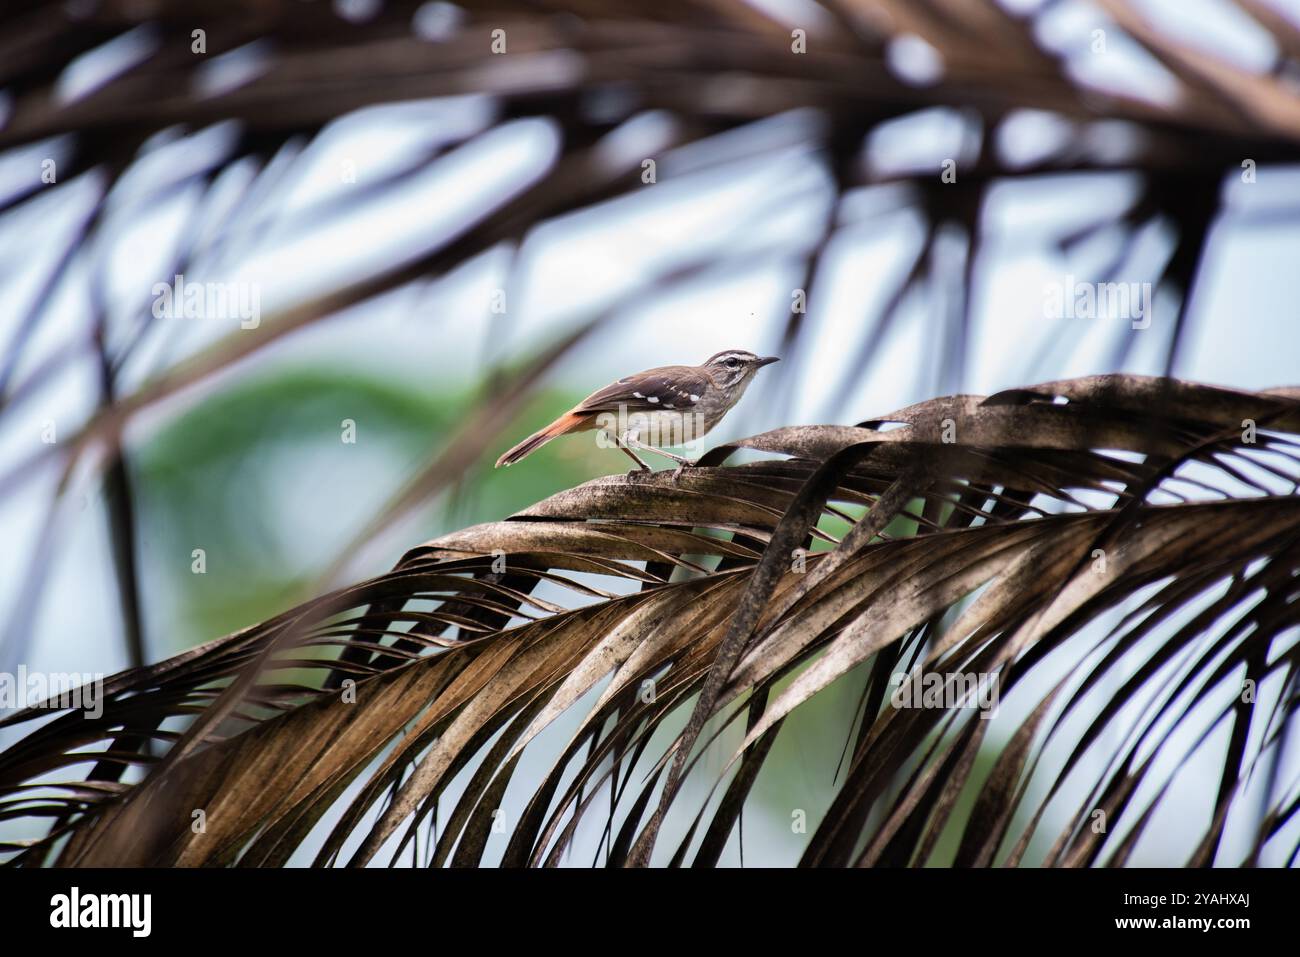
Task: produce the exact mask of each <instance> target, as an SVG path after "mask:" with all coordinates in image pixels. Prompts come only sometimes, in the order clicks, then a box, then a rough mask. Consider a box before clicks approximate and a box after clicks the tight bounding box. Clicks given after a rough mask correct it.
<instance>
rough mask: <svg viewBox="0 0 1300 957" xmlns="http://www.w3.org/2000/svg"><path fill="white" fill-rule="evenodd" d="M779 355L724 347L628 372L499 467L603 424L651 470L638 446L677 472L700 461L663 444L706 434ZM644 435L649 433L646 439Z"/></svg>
mask: <svg viewBox="0 0 1300 957" xmlns="http://www.w3.org/2000/svg"><path fill="white" fill-rule="evenodd" d="M777 361H779V357H778V356H758V355H755V354H754V353H752V352H746V351H745V350H744V349H724V350H723V351H722V352H718V353H715V354H713V355H711V356H709V358H708V359H706V360H705V361H704V363H703V364H702V365H698V366H659V367H657V368H654V369H646V370H645V371H644V372H638V373H636V374H635V375H629V376H624V377H623V378H622V379H619V380H617V381H615V382H611V383H610V384H609V385H607V386H605V387H604V388H603V389H597V390H596V391H595V392H593V393H592V394H591V395H589V396H587V398H585V399H583V400H582V401H581V402H579V403H578V404H577V405H575V406H574V407H573V408H572V409H570V410H569V411H568V412H566V413H564V414H563V415H562V416H560V417H559V418H558V419H556V420H555V421H554V422H552V423H551V424H550V425H548V426H547V427H546V428H544V429H541V430H540V431H538V432H534V433H533V434H532V435H530V436H528V438H526V439H524V440H523V441H522V442H520V443H519V444H518V445H516V446H515V447H514V448H512V449H510V450H509V451H508V452H506V453H505V454H504V455H502V456H501V458H499V459H497V464H496V467H497V468H500V467H501V466H503V465H513V464H514V463H516V462H518V461H520V460H521V459H523V458H526V457H527V456H529V455H531V454H532V453H533V452H536V451H537V450H538V449H540V448H541V447H542V446H543V445H545V444H546V443H547V442H549V441H551V439H553V438H556V437H557V436H561V435H569V434H571V433H574V432H589V431H592V430H593V429H599V430H601V431H602V432H603V433H604V434H605V437H607V438H612V439H614V440H615V441H616V442H617V445H618V447H619V448H621V449H622V450H623V451H624V452H625V453H627V454H628V455H629V456H631V458H632V460H633V461H634V462H636V464H637V468H638V469H640V470H642V471H645V472H648V471H650V466H648V465H646V464H645V462H644V461H643V460H642V459H641V457H640V456H639V455H637V454H636V452H635V451H633V450H634V449H640V450H641V451H643V452H655V453H657V454H659V455H662V456H664V457H665V458H669V459H672V460H673V461H674V462H676V463H677V464H678V466H679V467H678V472H680V471H681V469H683V468H687V467H690V466H693V465H694V464H695V463H693V462H691V461H690V460H688V459H685V458H682V457H681V456H678V455H674V454H673V453H671V452H665V451H664V450H663V449H662V448H658V447H657V446H659V445H684V444H686V443H687V442H690V441H693V440H695V439H699V438H702V437H703V436H704V435H705V434H706V433H708V432H709V431H711V430H712V429H713V427H714V426H715V425H717V424H718V423H719V422H720V421H722V417H723V416H724V415H726V414H727V413H728V412H729V411H731V407H732V406H734V405H735V404H736V403H737V402H739V401H740V397H741V396H742V395H744V394H745V390H746V389H747V388H749V384H750V382H752V381H753V380H754V375H755V373H757V372H758V370H759V369H761V368H763V366H765V365H770V364H771V363H773V362H777ZM643 438H648V439H650V441H649V442H642V441H641V440H642V439H643Z"/></svg>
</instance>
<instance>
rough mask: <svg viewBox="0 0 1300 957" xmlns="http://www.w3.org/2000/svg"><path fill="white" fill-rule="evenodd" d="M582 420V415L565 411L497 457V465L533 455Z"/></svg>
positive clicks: (511, 463)
mask: <svg viewBox="0 0 1300 957" xmlns="http://www.w3.org/2000/svg"><path fill="white" fill-rule="evenodd" d="M582 421H583V417H582V416H580V415H575V414H574V413H572V412H566V413H564V415H562V416H560V417H559V418H558V419H556V420H555V421H554V422H552V423H551V424H550V425H548V426H547V427H546V428H544V429H542V430H541V431H540V432H534V433H533V434H532V435H530V436H528V438H526V439H524V440H523V441H522V442H520V443H519V444H518V445H516V446H515V447H514V448H512V449H511V450H510V451H509V452H507V453H506V454H505V455H503V456H501V458H499V459H497V464H496V467H497V468H500V467H501V466H503V465H514V464H515V463H516V462H518V461H519V460H520V459H522V458H525V457H526V456H529V455H532V454H533V453H534V452H536V451H537V450H538V449H540V448H541V447H542V446H543V445H545V444H546V443H547V442H549V441H551V439H553V438H555V437H556V436H557V435H563V434H564V433H566V432H571V431H572V430H573V427H574V426H575V425H578V424H579V423H581V422H582Z"/></svg>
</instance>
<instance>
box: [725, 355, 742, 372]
mask: <svg viewBox="0 0 1300 957" xmlns="http://www.w3.org/2000/svg"><path fill="white" fill-rule="evenodd" d="M738 365H740V360H739V359H736V358H734V357H733V358H731V359H728V360H727V368H728V369H734V368H736V366H738Z"/></svg>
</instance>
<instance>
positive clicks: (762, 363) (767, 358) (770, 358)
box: [758, 356, 781, 369]
mask: <svg viewBox="0 0 1300 957" xmlns="http://www.w3.org/2000/svg"><path fill="white" fill-rule="evenodd" d="M780 361H781V357H780V356H764V357H763V358H761V359H759V360H758V368H760V369H761V368H763V366H770V365H771V364H772V363H773V362H780Z"/></svg>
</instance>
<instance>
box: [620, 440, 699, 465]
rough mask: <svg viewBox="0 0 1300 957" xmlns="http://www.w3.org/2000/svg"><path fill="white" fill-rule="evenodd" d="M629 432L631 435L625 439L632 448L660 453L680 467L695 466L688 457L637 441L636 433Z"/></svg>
mask: <svg viewBox="0 0 1300 957" xmlns="http://www.w3.org/2000/svg"><path fill="white" fill-rule="evenodd" d="M630 434H631V436H632V437H631V438H630V439H628V440H627V444H628V445H630V446H631V447H632V448H634V449H640V450H641V451H642V452H653V453H655V455H662V456H663V457H664V458H666V459H672V460H673V461H674V462H676V463H677V464H678V465H679V466H680V467H681V468H684V469H688V468H693V467H694V466H695V463H694V462H692V461H691V460H690V459H684V458H682V457H681V456H680V455H674V454H673V453H672V452H665V451H664V450H663V449H661V448H658V447H657V446H654V445H646V444H645V443H643V442H638V441H637V438H636V433H635V432H633V433H630Z"/></svg>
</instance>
